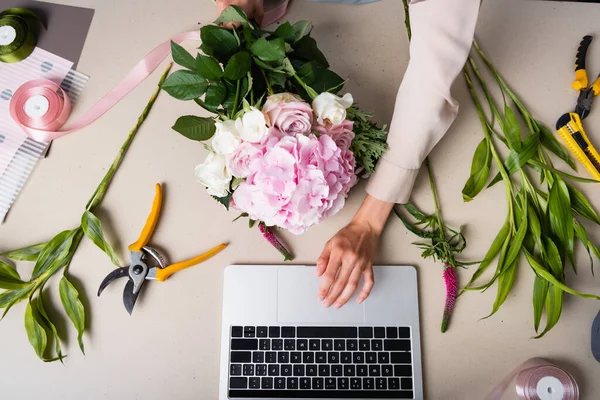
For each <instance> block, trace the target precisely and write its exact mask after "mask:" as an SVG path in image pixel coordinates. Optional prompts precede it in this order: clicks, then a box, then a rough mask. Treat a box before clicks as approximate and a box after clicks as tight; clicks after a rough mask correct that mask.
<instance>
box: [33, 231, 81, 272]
mask: <svg viewBox="0 0 600 400" xmlns="http://www.w3.org/2000/svg"><path fill="white" fill-rule="evenodd" d="M78 231H79V229H74V230H72V231H62V232H60V233H59V234H58V235H56V236H54V237H53V238H52V240H50V241H49V242H48V244H47V245H46V246H45V247H44V249H43V250H42V251H41V252H40V255H39V257H38V259H37V262H36V263H35V267H34V268H33V272H32V274H31V279H32V280H33V279H37V278H39V277H40V276H42V275H45V274H46V275H52V274H53V273H54V272H56V271H57V270H58V269H60V268H62V267H64V266H65V265H67V263H68V262H69V250H70V249H71V244H72V243H73V238H74V237H75V234H76V233H77V232H78Z"/></svg>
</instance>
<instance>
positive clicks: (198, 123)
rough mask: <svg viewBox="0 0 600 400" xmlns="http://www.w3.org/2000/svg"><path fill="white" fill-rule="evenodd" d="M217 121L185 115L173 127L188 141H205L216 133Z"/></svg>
mask: <svg viewBox="0 0 600 400" xmlns="http://www.w3.org/2000/svg"><path fill="white" fill-rule="evenodd" d="M216 129H217V128H216V127H215V121H214V120H213V119H211V118H203V117H196V116H194V115H184V116H183V117H179V118H178V119H177V121H176V122H175V125H173V130H175V131H177V132H179V133H181V134H182V135H183V136H185V137H186V138H188V139H192V140H197V141H204V140H208V139H210V138H211V137H212V136H213V135H214V134H215V131H216Z"/></svg>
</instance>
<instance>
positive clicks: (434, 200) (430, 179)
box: [425, 157, 446, 237]
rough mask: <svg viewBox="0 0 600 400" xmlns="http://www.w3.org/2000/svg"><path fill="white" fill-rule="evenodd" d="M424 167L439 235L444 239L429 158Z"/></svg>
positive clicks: (426, 159) (444, 233) (440, 213)
mask: <svg viewBox="0 0 600 400" xmlns="http://www.w3.org/2000/svg"><path fill="white" fill-rule="evenodd" d="M425 166H426V167H427V175H428V176H429V187H430V188H431V194H432V196H433V205H434V206H435V218H436V219H437V223H438V230H439V231H440V235H442V237H444V236H445V235H446V232H444V224H443V223H442V212H441V210H440V202H439V200H438V195H437V190H436V188H435V181H434V180H433V170H432V169H431V163H430V162H429V157H427V158H425Z"/></svg>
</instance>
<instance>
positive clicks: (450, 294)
mask: <svg viewBox="0 0 600 400" xmlns="http://www.w3.org/2000/svg"><path fill="white" fill-rule="evenodd" d="M444 282H445V283H446V305H445V307H444V316H443V317H442V333H444V332H446V330H447V329H448V323H449V322H450V317H451V315H452V311H453V310H454V303H455V302H456V294H457V291H458V281H457V279H456V272H455V270H454V267H452V266H451V265H449V264H446V265H445V268H444Z"/></svg>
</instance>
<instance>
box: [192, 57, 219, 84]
mask: <svg viewBox="0 0 600 400" xmlns="http://www.w3.org/2000/svg"><path fill="white" fill-rule="evenodd" d="M194 65H195V68H196V69H197V70H198V72H200V74H201V75H202V76H203V77H205V78H206V79H208V80H209V81H216V80H219V79H221V78H222V77H223V70H222V69H221V65H219V63H218V62H217V61H216V60H215V59H214V58H212V57H210V56H203V55H202V54H198V55H197V56H196V60H195V61H194Z"/></svg>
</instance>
